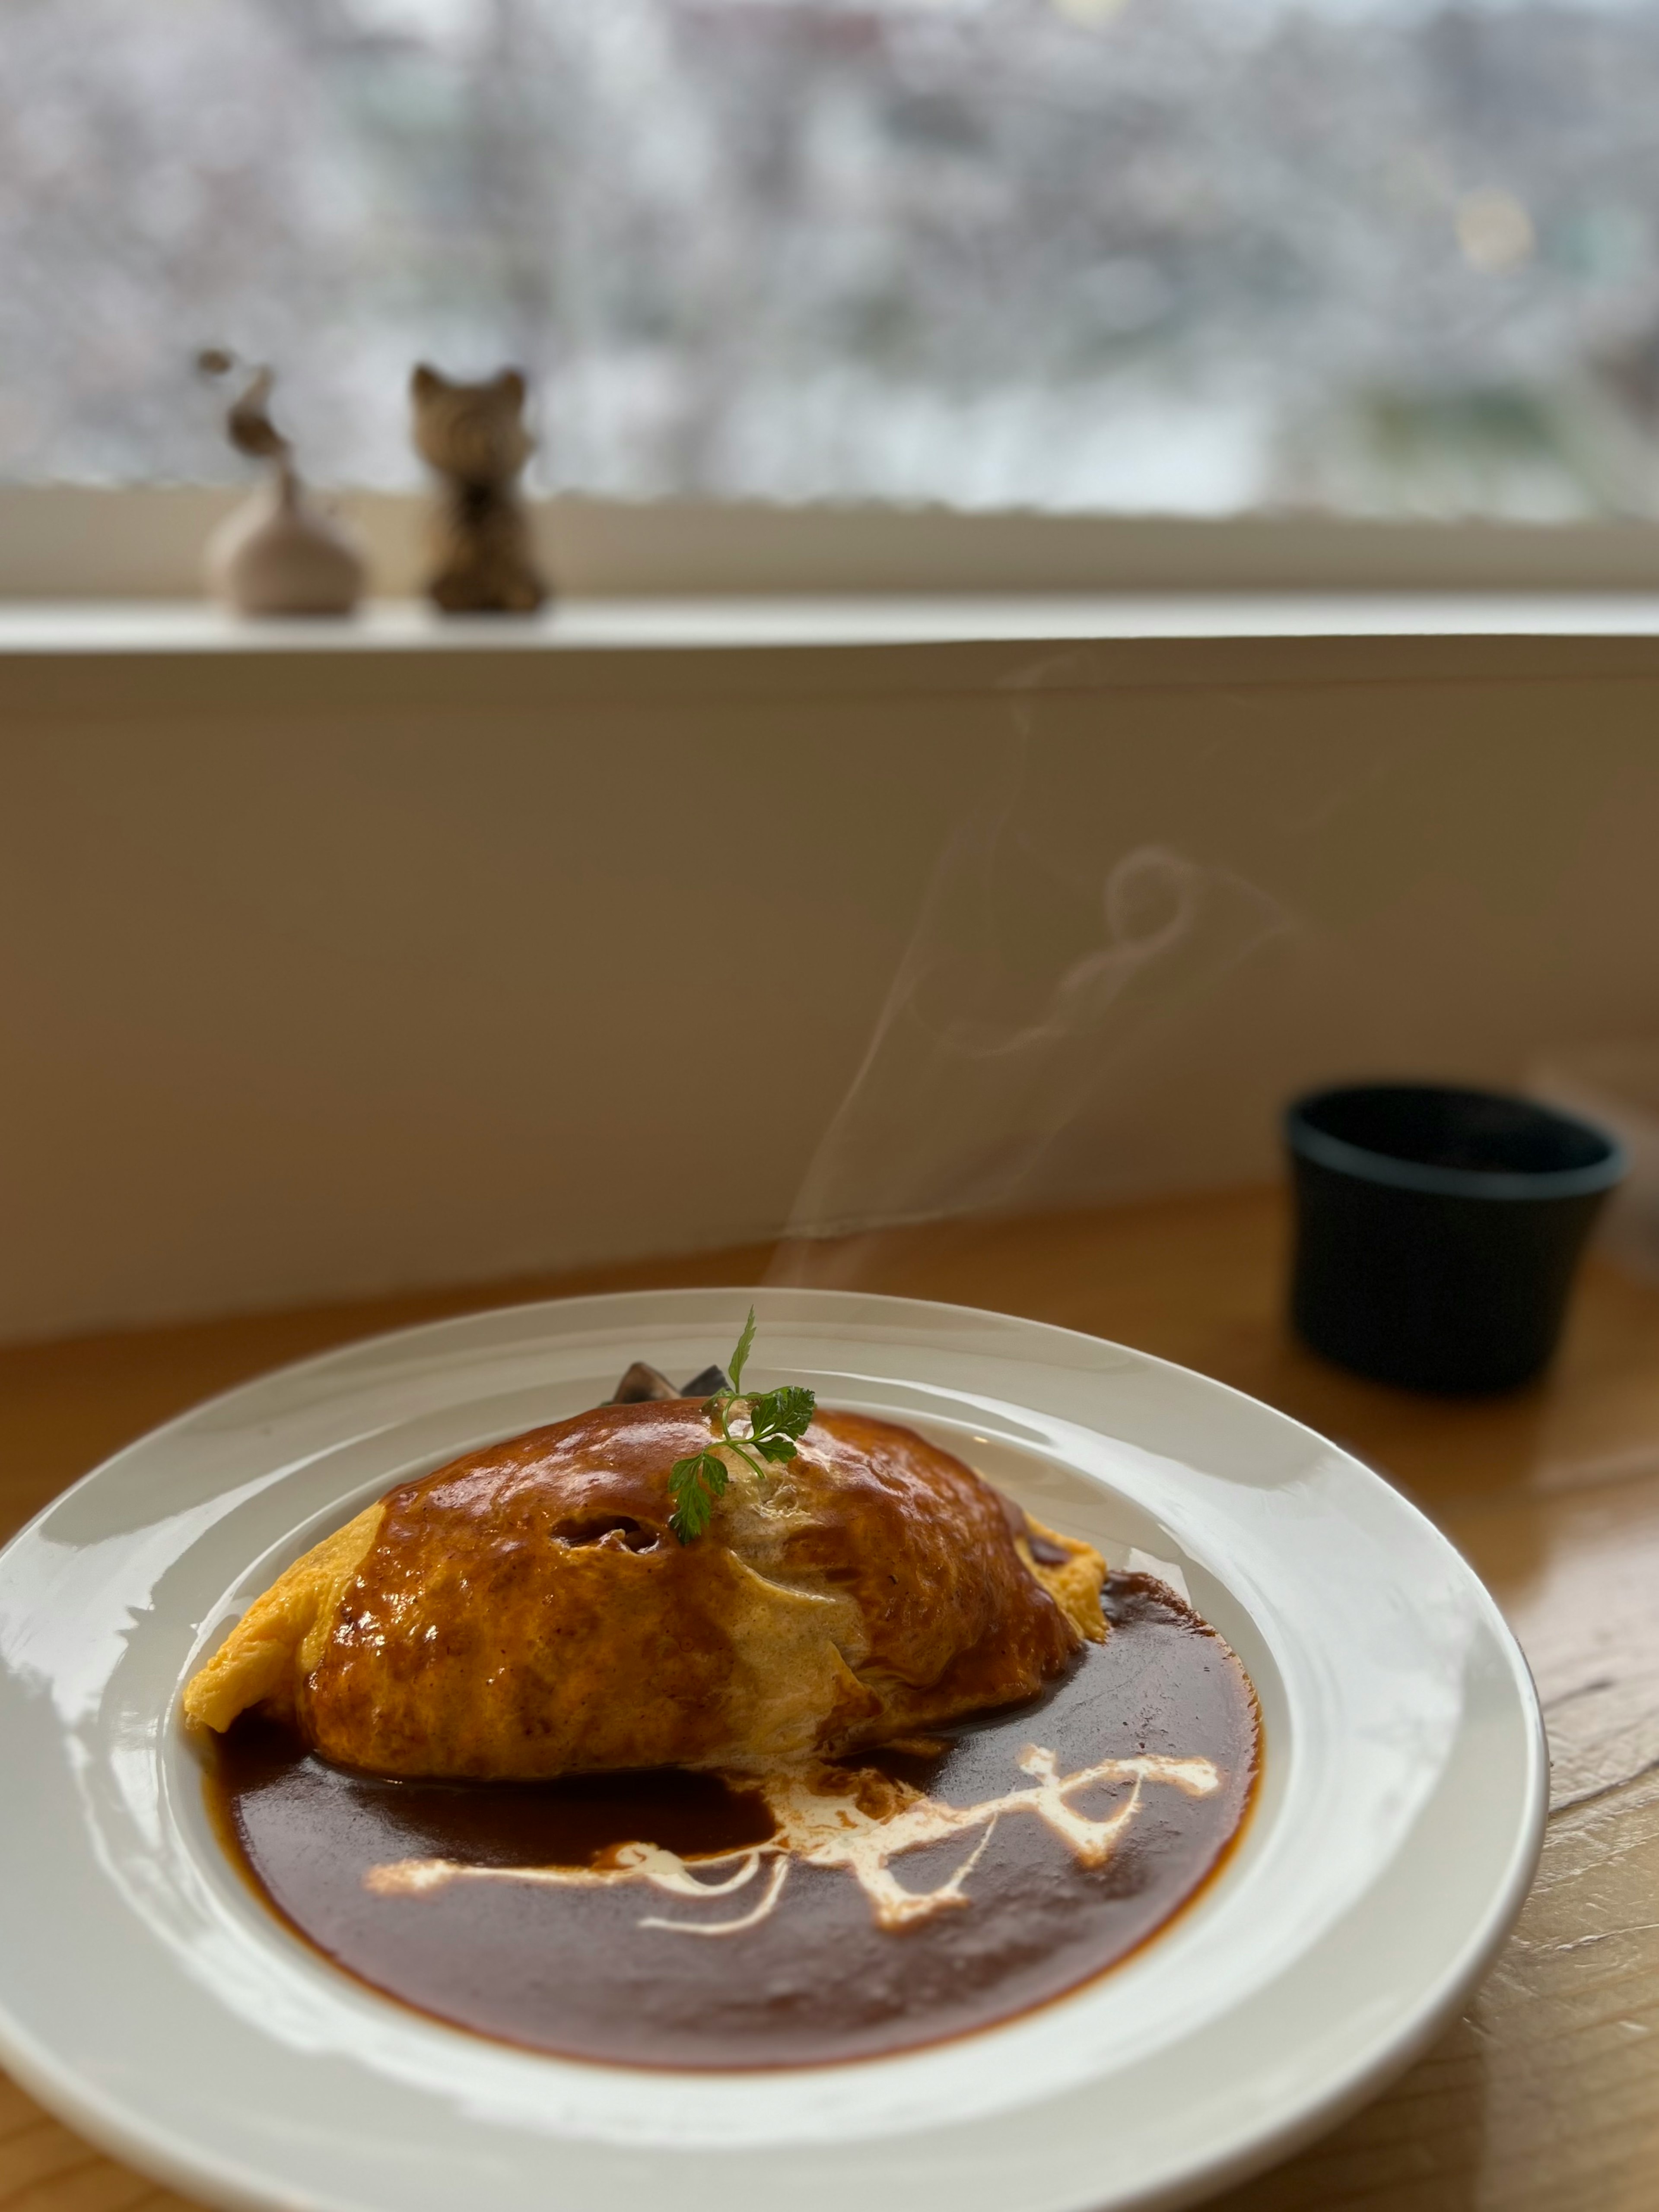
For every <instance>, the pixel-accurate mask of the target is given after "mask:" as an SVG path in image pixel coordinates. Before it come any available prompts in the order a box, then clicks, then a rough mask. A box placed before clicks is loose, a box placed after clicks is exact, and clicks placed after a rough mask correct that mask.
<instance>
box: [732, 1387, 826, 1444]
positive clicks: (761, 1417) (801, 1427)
mask: <svg viewBox="0 0 1659 2212" xmlns="http://www.w3.org/2000/svg"><path fill="white" fill-rule="evenodd" d="M817 1402H818V1401H817V1399H816V1398H815V1397H814V1396H813V1395H812V1393H811V1391H810V1390H808V1389H805V1388H804V1387H803V1385H802V1384H800V1383H784V1384H783V1386H782V1388H781V1389H777V1390H763V1392H762V1393H761V1394H760V1395H759V1396H758V1397H755V1398H751V1399H750V1401H749V1425H750V1431H751V1433H750V1443H752V1444H753V1445H754V1447H755V1449H756V1450H757V1452H759V1453H760V1454H761V1455H762V1457H763V1458H765V1459H769V1460H773V1461H775V1462H782V1461H786V1460H792V1459H793V1457H794V1456H795V1442H794V1440H795V1438H796V1437H804V1436H805V1433H806V1431H807V1427H808V1425H809V1424H810V1423H811V1419H812V1416H813V1414H814V1413H816V1412H817Z"/></svg>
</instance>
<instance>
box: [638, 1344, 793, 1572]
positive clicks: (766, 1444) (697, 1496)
mask: <svg viewBox="0 0 1659 2212" xmlns="http://www.w3.org/2000/svg"><path fill="white" fill-rule="evenodd" d="M754 1341H755V1309H754V1308H753V1306H750V1309H749V1318H748V1320H747V1321H746V1322H744V1325H743V1334H742V1335H741V1336H740V1337H739V1338H738V1348H737V1350H736V1351H735V1352H733V1353H732V1364H731V1369H730V1373H731V1376H732V1388H731V1389H729V1390H717V1391H716V1392H715V1393H714V1396H713V1397H712V1398H711V1399H710V1400H709V1401H708V1405H707V1406H706V1407H704V1409H703V1410H704V1412H705V1413H706V1415H707V1418H708V1422H709V1425H710V1426H711V1427H712V1428H713V1429H714V1432H715V1434H716V1436H717V1437H719V1439H720V1443H722V1444H723V1445H724V1446H725V1447H726V1449H727V1450H728V1451H734V1452H736V1454H737V1455H738V1458H739V1459H740V1460H741V1461H742V1462H743V1463H744V1466H745V1467H747V1468H750V1470H751V1471H752V1472H753V1473H754V1474H758V1475H760V1476H761V1477H763V1478H764V1477H765V1475H766V1474H767V1472H768V1468H769V1467H781V1466H784V1465H786V1464H787V1462H789V1461H790V1460H792V1459H793V1458H794V1456H795V1455H796V1453H797V1451H798V1450H799V1445H798V1444H797V1443H796V1441H795V1439H796V1438H797V1437H803V1436H805V1433H806V1430H807V1426H808V1424H809V1423H810V1422H811V1419H812V1416H813V1414H814V1413H815V1412H816V1411H817V1402H818V1401H817V1398H816V1397H814V1395H812V1393H811V1391H810V1390H808V1389H805V1386H804V1385H803V1384H801V1383H783V1384H782V1385H781V1387H780V1388H779V1389H775V1390H762V1391H758V1392H757V1394H756V1395H754V1396H753V1397H752V1398H745V1397H744V1395H743V1394H742V1393H741V1391H740V1390H739V1389H738V1387H737V1386H738V1383H741V1382H742V1380H743V1370H744V1362H745V1361H746V1360H747V1358H748V1357H749V1354H750V1350H751V1349H752V1347H753V1346H754ZM734 1409H740V1410H741V1411H743V1412H744V1413H747V1415H748V1417H749V1434H748V1435H747V1436H746V1437H734V1436H733V1435H732V1412H733V1410H734ZM757 1454H758V1457H757ZM730 1480H731V1474H730V1470H729V1469H728V1468H727V1466H726V1462H725V1461H724V1460H723V1459H722V1458H721V1457H720V1453H719V1452H718V1451H717V1450H716V1451H700V1452H693V1453H692V1454H691V1455H690V1458H689V1459H677V1460H676V1461H675V1462H674V1464H673V1466H672V1467H671V1468H670V1469H669V1474H668V1487H669V1489H670V1491H671V1492H672V1493H673V1498H674V1512H673V1515H672V1517H671V1519H670V1521H669V1523H668V1525H669V1527H670V1528H671V1529H672V1530H673V1532H674V1534H676V1536H678V1538H679V1541H681V1543H682V1544H691V1543H695V1542H696V1540H697V1538H698V1537H699V1536H701V1535H702V1533H703V1531H704V1529H705V1528H708V1523H709V1522H710V1521H711V1520H712V1519H713V1517H714V1500H715V1499H716V1498H720V1497H723V1496H724V1495H725V1493H726V1485H727V1483H728V1482H729V1481H730Z"/></svg>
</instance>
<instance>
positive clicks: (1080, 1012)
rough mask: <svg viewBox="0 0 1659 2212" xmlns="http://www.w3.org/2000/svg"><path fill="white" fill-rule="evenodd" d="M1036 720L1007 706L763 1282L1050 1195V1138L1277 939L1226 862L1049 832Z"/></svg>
mask: <svg viewBox="0 0 1659 2212" xmlns="http://www.w3.org/2000/svg"><path fill="white" fill-rule="evenodd" d="M1044 673H1045V671H1044V670H1043V669H1038V670H1036V671H1032V674H1031V676H1030V678H1027V679H1026V682H1027V684H1032V685H1035V684H1036V683H1039V682H1040V681H1041V680H1042V677H1043V675H1044ZM1015 714H1016V728H1015V732H1014V734H1013V736H1012V739H1011V742H1010V746H1009V750H1008V752H1007V754H1006V757H1005V759H1004V763H1003V766H1002V772H1001V774H1000V776H999V777H998V779H997V781H996V783H995V785H994V788H993V789H992V790H991V791H990V792H989V793H988V794H987V797H986V799H985V800H984V801H983V802H982V803H981V805H979V806H978V807H977V808H976V809H975V811H974V812H973V813H972V814H971V815H970V816H969V818H968V819H967V820H966V821H964V822H963V824H962V825H961V827H960V828H959V829H958V830H957V833H956V835H955V836H953V837H952V839H951V842H950V843H949V844H948V846H947V847H946V849H945V853H944V854H943V855H942V856H941V858H940V860H939V864H938V866H937V867H936V869H935V871H934V873H933V880H932V883H931V884H930V885H929V888H928V891H927V897H926V899H925V901H924V902H923V906H922V910H921V916H920V919H919V920H918V921H917V924H916V927H915V931H914V933H913V934H912V936H911V939H910V942H909V944H908V946H907V947H906V949H905V951H904V954H903V957H902V959H901V961H900V963H899V966H898V969H897V972H896V975H895V976H894V979H893V982H892V986H891V988H890V991H889V993H888V995H887V1000H886V1003H885V1005H884V1006H883V1008H882V1011H881V1013H880V1015H879V1017H878V1019H877V1022H876V1025H875V1029H874V1032H873V1034H872V1037H871V1040H870V1043H869V1046H868V1048H867V1050H866V1053H865V1056H864V1060H863V1062H862V1064H861V1066H860V1068H859V1070H858V1073H857V1074H856V1075H855V1076H854V1079H853V1082H852V1085H851V1086H850V1088H849V1089H848V1092H847V1095H846V1097H844V1098H843V1100H842V1103H841V1105H840V1107H839V1109H837V1111H836V1115H835V1116H834V1118H833V1119H832V1121H830V1123H829V1127H828V1128H827V1130H826V1131H825V1133H824V1135H823V1139H822V1141H821V1142H820V1144H819V1146H818V1148H817V1152H816V1153H815V1155H814V1156H813V1158H812V1161H811V1165H810V1167H809V1168H808V1170H807V1172H806V1176H805V1180H804V1182H803V1183H802V1185H801V1188H800V1191H799V1196H798V1197H797V1200H796V1202H795V1206H794V1209H793V1213H792V1214H791V1216H790V1219H789V1224H788V1226H787V1231H786V1232H785V1238H784V1242H783V1243H782V1244H781V1247H780V1249H779V1254H778V1257H777V1260H776V1261H775V1263H774V1267H773V1269H772V1275H773V1279H775V1280H778V1281H784V1282H795V1283H814V1282H817V1283H822V1282H833V1281H845V1280H848V1279H851V1278H852V1277H853V1276H854V1275H856V1274H857V1273H858V1272H859V1270H860V1265H861V1259H860V1255H859V1253H858V1251H857V1250H856V1249H855V1248H854V1246H852V1245H850V1244H849V1243H848V1242H847V1240H848V1238H850V1237H855V1236H856V1235H857V1233H858V1232H861V1231H872V1230H884V1229H889V1228H892V1227H896V1226H899V1225H907V1224H914V1223H921V1222H927V1221H937V1220H940V1219H944V1218H953V1217H956V1216H958V1215H966V1214H981V1213H991V1212H1002V1211H1006V1210H1008V1209H1009V1208H1011V1207H1012V1206H1016V1205H1027V1206H1039V1205H1041V1204H1042V1203H1044V1202H1046V1201H1047V1202H1052V1201H1053V1200H1054V1198H1055V1197H1056V1196H1058V1195H1059V1194H1058V1193H1056V1192H1054V1191H1052V1190H1050V1189H1049V1188H1048V1187H1047V1183H1046V1182H1045V1175H1046V1172H1047V1170H1049V1168H1050V1167H1051V1166H1052V1165H1053V1164H1054V1159H1055V1156H1056V1153H1057V1152H1058V1151H1059V1150H1060V1140H1061V1139H1062V1138H1063V1137H1064V1136H1065V1134H1066V1132H1067V1131H1069V1130H1071V1129H1072V1128H1073V1125H1075V1124H1078V1123H1079V1122H1080V1121H1083V1120H1084V1119H1085V1117H1086V1115H1087V1113H1088V1109H1089V1108H1090V1106H1091V1103H1093V1102H1095V1101H1096V1100H1097V1099H1098V1098H1099V1097H1101V1095H1102V1094H1103V1092H1105V1091H1107V1090H1108V1089H1109V1085H1110V1083H1111V1079H1112V1073H1113V1070H1114V1068H1115V1066H1118V1065H1120V1064H1121V1060H1122V1058H1123V1056H1124V1055H1125V1054H1127V1052H1129V1051H1130V1050H1132V1049H1133V1048H1134V1047H1135V1046H1136V1045H1137V1044H1138V1042H1139V1040H1140V1039H1141V1038H1142V1037H1143V1036H1145V1035H1146V1033H1147V1032H1148V1031H1149V1030H1152V1028H1154V1027H1156V1025H1158V1024H1159V1023H1160V1022H1166V1021H1167V1020H1168V1019H1169V1018H1170V1016H1171V1015H1172V1014H1174V1013H1175V1012H1176V1011H1177V1010H1179V1009H1180V1008H1182V1006H1187V1005H1188V1004H1190V1003H1191V1002H1192V1001H1194V1000H1196V999H1198V998H1199V997H1200V996H1201V995H1203V994H1206V993H1207V992H1209V991H1211V990H1212V989H1213V988H1214V987H1215V986H1216V985H1217V984H1218V982H1219V981H1221V979H1222V978H1224V977H1225V975H1227V974H1228V973H1229V972H1230V971H1231V969H1234V968H1236V967H1237V965H1238V964H1239V963H1240V962H1242V961H1243V960H1244V959H1246V958H1248V957H1249V955H1250V954H1252V953H1253V952H1255V951H1256V950H1257V948H1258V947H1260V946H1261V945H1263V944H1264V943H1266V942H1267V940H1268V939H1272V938H1274V937H1278V936H1280V935H1283V934H1285V933H1286V932H1287V931H1288V930H1289V929H1290V928H1291V920H1290V917H1289V916H1288V915H1286V913H1285V909H1284V908H1282V907H1281V906H1280V905H1279V903H1278V902H1277V901H1276V900H1274V899H1273V898H1272V897H1270V896H1268V895H1267V893H1266V892H1265V891H1262V890H1260V889H1258V888H1257V887H1256V886H1255V885H1254V884H1250V883H1248V882H1247V881H1245V880H1244V879H1243V878H1242V877H1240V876H1238V875H1237V874H1235V873H1233V872H1231V870H1230V869H1227V868H1225V867H1223V866H1215V865H1211V864H1206V863H1205V862H1202V861H1200V860H1195V859H1194V858H1193V857H1191V856H1190V855H1188V854H1183V853H1182V852H1180V851H1177V850H1176V849H1175V848H1172V847H1170V846H1168V845H1164V844H1159V843H1140V844H1136V845H1134V846H1132V847H1131V848H1129V849H1127V851H1119V852H1115V853H1114V852H1113V851H1112V849H1111V843H1110V840H1111V835H1112V830H1111V825H1110V823H1105V822H1102V823H1099V824H1098V825H1094V824H1089V823H1084V824H1081V825H1079V823H1076V822H1073V821H1068V822H1066V823H1064V825H1063V827H1062V825H1061V824H1060V823H1058V822H1057V821H1056V819H1055V814H1054V805H1047V806H1045V805H1044V803H1043V799H1042V794H1041V793H1039V792H1038V791H1037V789H1036V778H1035V777H1034V775H1033V740H1034V737H1035V729H1034V720H1035V714H1036V699H1035V696H1030V694H1028V696H1025V697H1024V698H1020V699H1018V700H1017V701H1016V708H1015ZM1079 848H1080V849H1079ZM1066 1194H1071V1193H1070V1192H1068V1193H1066Z"/></svg>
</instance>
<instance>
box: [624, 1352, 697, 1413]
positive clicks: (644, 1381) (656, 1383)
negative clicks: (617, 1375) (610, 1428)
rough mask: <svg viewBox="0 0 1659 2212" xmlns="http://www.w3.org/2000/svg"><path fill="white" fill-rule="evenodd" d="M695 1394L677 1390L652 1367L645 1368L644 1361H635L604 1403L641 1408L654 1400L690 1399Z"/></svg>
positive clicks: (665, 1377)
mask: <svg viewBox="0 0 1659 2212" xmlns="http://www.w3.org/2000/svg"><path fill="white" fill-rule="evenodd" d="M693 1395H695V1393H694V1392H692V1391H690V1390H677V1389H675V1388H674V1386H673V1384H672V1383H671V1382H670V1381H669V1379H668V1377H667V1376H665V1375H659V1373H658V1371H657V1370H656V1369H655V1368H654V1367H647V1365H646V1364H645V1362H644V1360H642V1359H636V1360H635V1362H634V1364H633V1365H632V1366H631V1367H630V1368H629V1370H628V1372H627V1374H626V1375H624V1376H623V1379H622V1381H621V1382H620V1383H617V1387H616V1389H614V1390H613V1391H612V1392H611V1395H610V1397H609V1398H608V1399H607V1400H606V1401H605V1403H606V1404H607V1405H610V1406H643V1405H645V1404H647V1403H648V1402H649V1401H653V1400H654V1399H659V1398H690V1397H691V1396H693Z"/></svg>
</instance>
